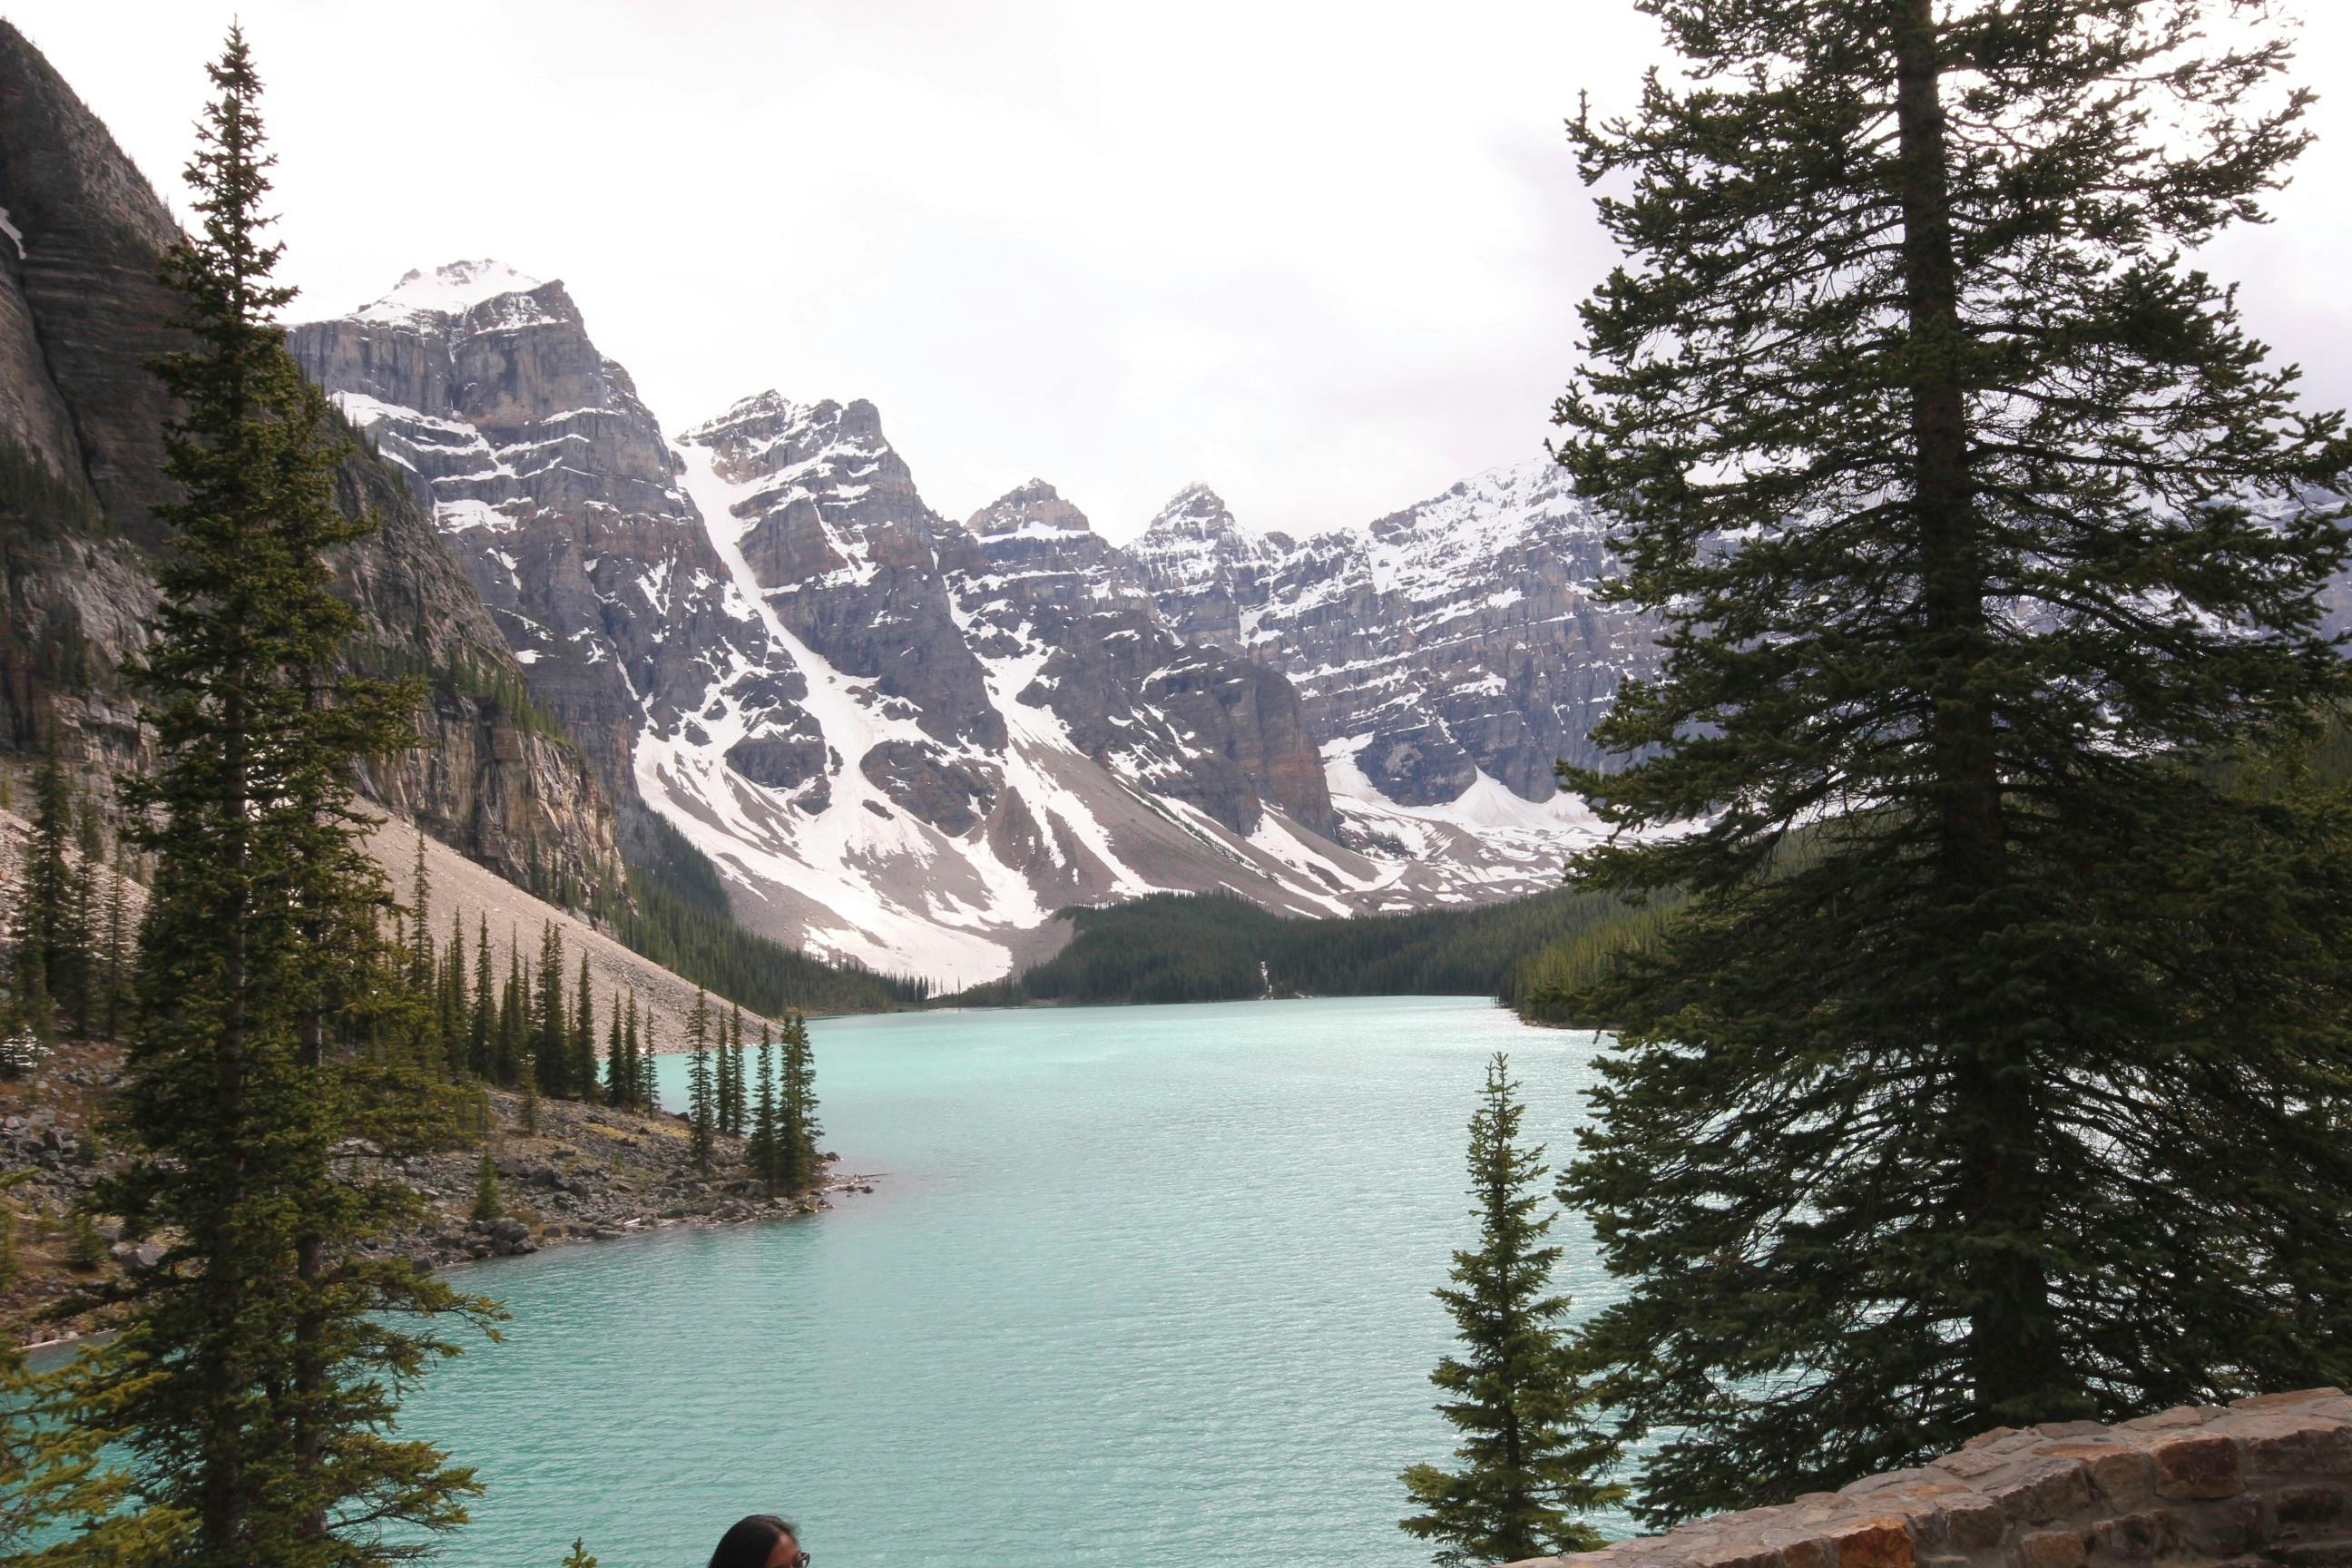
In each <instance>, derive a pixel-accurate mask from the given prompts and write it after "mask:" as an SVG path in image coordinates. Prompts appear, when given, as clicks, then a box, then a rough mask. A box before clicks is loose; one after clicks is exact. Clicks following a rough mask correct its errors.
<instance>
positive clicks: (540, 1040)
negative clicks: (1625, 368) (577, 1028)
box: [531, 921, 575, 1097]
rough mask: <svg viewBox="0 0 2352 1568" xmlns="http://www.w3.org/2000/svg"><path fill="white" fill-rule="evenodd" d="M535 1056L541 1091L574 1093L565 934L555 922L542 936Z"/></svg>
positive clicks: (533, 1010)
mask: <svg viewBox="0 0 2352 1568" xmlns="http://www.w3.org/2000/svg"><path fill="white" fill-rule="evenodd" d="M531 1023H532V1027H533V1031H534V1036H535V1037H534V1039H533V1041H532V1050H533V1053H534V1054H535V1055H536V1056H537V1057H538V1058H539V1087H540V1089H541V1090H542V1091H544V1092H546V1093H548V1094H552V1095H556V1096H558V1097H562V1096H564V1095H568V1094H572V1093H573V1092H575V1089H574V1086H573V1084H572V1073H571V1068H572V1031H571V1030H570V1029H569V1028H567V1027H566V1026H565V1024H564V1017H563V933H562V932H561V931H557V930H556V929H555V922H554V921H545V922H544V923H543V924H542V925H541V928H540V933H539V987H538V997H537V1001H536V1003H535V1005H533V1006H532V1008H531Z"/></svg>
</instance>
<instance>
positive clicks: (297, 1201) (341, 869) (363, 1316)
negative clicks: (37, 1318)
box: [53, 27, 491, 1568]
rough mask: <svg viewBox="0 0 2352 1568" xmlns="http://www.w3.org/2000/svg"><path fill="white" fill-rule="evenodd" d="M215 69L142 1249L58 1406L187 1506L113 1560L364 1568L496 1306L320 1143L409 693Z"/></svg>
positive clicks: (230, 81) (125, 1101)
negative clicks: (343, 573) (401, 1400)
mask: <svg viewBox="0 0 2352 1568" xmlns="http://www.w3.org/2000/svg"><path fill="white" fill-rule="evenodd" d="M211 79H212V84H213V87H214V88H215V90H216V92H217V94H218V96H217V97H216V98H215V100H214V101H213V102H212V103H211V104H210V105H209V106H208V108H207V110H206V114H205V121H204V122H203V124H202V125H201V126H200V128H199V135H200V142H199V147H198V151H197V153H196V155H195V158H194V162H193V163H192V164H191V166H190V170H189V176H190V180H191V182H192V184H194V185H195V187H196V190H197V199H196V202H195V204H194V210H195V214H196V216H197V223H196V226H195V230H194V234H193V236H192V237H190V238H188V239H186V240H184V241H183V242H182V243H181V244H180V245H178V246H176V247H174V248H173V251H172V252H171V254H170V256H169V258H168V259H167V262H166V267H165V276H166V279H167V281H168V282H169V283H170V284H171V285H172V286H173V288H174V289H175V290H176V291H177V292H178V293H179V294H180V295H181V296H182V297H183V300H184V306H185V318H184V321H185V326H186V329H187V339H186V342H187V346H186V347H185V348H184V349H181V350H179V351H177V352H175V353H172V354H170V355H167V356H166V357H165V358H164V359H163V361H162V362H161V363H159V366H158V369H159V373H160V374H162V376H163V381H164V384H165V385H166V388H167V389H168V391H169V392H170V394H171V397H172V403H173V405H174V407H175V408H176V409H178V410H179V411H180V412H178V413H177V414H176V416H174V419H173V423H172V424H171V425H170V426H167V428H166V431H165V449H166V454H167V470H168V473H169V475H170V477H171V479H173V483H174V487H175V489H176V491H177V493H178V499H176V500H171V501H168V502H165V503H163V504H159V505H158V506H157V507H156V509H155V510H156V513H157V515H158V517H159V518H161V519H162V520H163V521H164V522H165V523H167V524H168V525H170V526H171V527H172V529H173V549H172V550H171V551H170V552H167V553H165V554H164V555H163V557H162V558H161V561H160V563H159V564H158V567H157V574H158V581H159V584H160V587H161V590H162V595H161V602H160V604H159V605H158V608H157V610H156V612H155V615H154V616H153V619H152V623H151V626H152V633H153V636H152V640H151V641H150V642H149V644H148V645H147V648H146V652H145V659H144V663H143V666H142V667H141V668H136V669H134V670H133V671H132V672H131V673H132V674H133V677H134V679H136V680H137V681H138V683H139V685H140V687H141V689H142V695H143V706H142V719H143V720H144V721H145V722H146V723H147V724H148V725H149V726H151V727H152V732H153V734H154V737H155V742H156V748H157V755H158V762H157V767H156V772H155V773H154V774H153V776H152V778H145V779H140V780H135V781H132V787H131V791H130V794H129V805H130V806H131V811H130V814H129V815H130V821H131V827H132V831H133V832H134V833H135V834H136V836H137V837H138V838H139V841H140V842H141V844H142V847H146V848H148V849H151V850H152V851H154V853H155V862H154V871H153V881H152V896H151V899H150V901H149V904H148V908H147V912H146V916H145V919H144V921H143V922H142V929H141V963H140V990H141V994H140V1005H139V1008H138V1014H137V1019H136V1026H135V1029H134V1032H133V1034H132V1037H131V1041H130V1045H129V1050H128V1054H127V1060H126V1066H125V1079H124V1084H123V1088H122V1089H121V1095H120V1097H119V1100H118V1115H119V1116H120V1118H121V1121H122V1122H123V1123H124V1125H125V1126H126V1129H127V1131H129V1132H130V1133H131V1135H132V1142H134V1145H135V1153H134V1155H133V1157H132V1159H131V1162H130V1163H129V1164H128V1165H127V1167H126V1168H125V1169H124V1170H123V1171H122V1172H121V1173H119V1174H118V1175H116V1176H114V1177H112V1178H110V1180H109V1181H108V1182H106V1183H105V1184H103V1185H102V1186H101V1188H100V1196H99V1200H98V1201H100V1203H101V1204H102V1205H104V1206H105V1207H106V1208H108V1209H109V1210H110V1211H112V1212H114V1213H118V1214H120V1215H122V1216H123V1220H124V1224H125V1226H126V1228H127V1229H129V1230H131V1232H132V1233H133V1234H145V1235H149V1236H155V1237H163V1238H165V1248H164V1256H163V1263H162V1265H161V1266H160V1267H157V1268H146V1269H141V1270H138V1271H135V1272H134V1273H132V1274H131V1275H130V1276H128V1277H127V1278H126V1279H123V1280H121V1281H120V1282H119V1283H116V1284H114V1285H113V1286H111V1287H110V1299H111V1300H113V1301H114V1302H115V1303H116V1304H118V1305H119V1306H120V1307H121V1309H122V1315H121V1322H122V1331H121V1334H120V1336H119V1337H118V1338H116V1339H115V1340H114V1341H112V1342H110V1344H108V1345H106V1346H104V1347H102V1348H100V1349H98V1350H95V1351H92V1352H89V1353H87V1354H85V1355H84V1356H83V1357H82V1358H81V1359H80V1360H79V1361H78V1362H77V1363H75V1365H74V1367H73V1368H72V1369H71V1373H70V1381H69V1383H68V1385H67V1386H66V1388H65V1389H64V1390H63V1391H62V1392H61V1393H60V1394H59V1395H58V1399H57V1401H55V1402H54V1404H53V1407H54V1408H57V1409H58V1410H59V1411H60V1413H61V1414H63V1415H66V1416H67V1417H68V1419H69V1420H70V1421H72V1422H74V1423H75V1424H77V1425H79V1426H82V1427H83V1428H85V1429H86V1430H89V1431H94V1432H99V1433H103V1434H106V1435H108V1436H110V1438H112V1439H114V1440H118V1441H119V1442H120V1443H121V1446H122V1447H124V1448H125V1449H126V1450H128V1451H129V1452H130V1453H131V1454H132V1455H133V1456H135V1457H136V1458H137V1460H138V1461H139V1463H138V1467H137V1468H138V1476H139V1479H138V1481H137V1495H136V1501H137V1502H138V1503H139V1504H141V1505H142V1507H140V1508H137V1509H131V1510H126V1511H125V1512H124V1514H123V1515H122V1516H121V1517H123V1518H124V1519H125V1520H126V1521H132V1522H134V1523H137V1524H139V1525H141V1526H142V1527H143V1528H149V1529H153V1530H163V1529H172V1528H176V1527H177V1525H178V1523H179V1522H181V1521H184V1522H185V1523H186V1524H187V1526H188V1528H189V1531H190V1533H189V1535H188V1538H187V1540H186V1541H185V1542H184V1543H183V1544H182V1545H180V1546H179V1547H178V1548H177V1549H175V1550H174V1551H173V1552H171V1553H170V1554H169V1555H168V1559H164V1558H162V1557H161V1556H159V1554H157V1553H154V1552H148V1551H145V1550H141V1551H135V1552H131V1553H130V1554H128V1555H125V1556H122V1557H119V1558H117V1559H115V1561H120V1562H125V1563H141V1562H151V1561H159V1560H168V1561H169V1562H171V1563H174V1564H188V1565H190V1568H198V1565H201V1568H232V1565H236V1568H244V1565H248V1564H253V1563H271V1564H286V1565H288V1568H329V1565H333V1568H345V1565H350V1568H360V1565H364V1564H373V1563H385V1562H389V1561H392V1560H393V1557H394V1549H392V1548H391V1547H389V1546H387V1545H386V1544H385V1543H383V1541H382V1539H381V1537H380V1534H379V1531H381V1530H382V1529H383V1528H384V1527H385V1526H388V1525H389V1526H394V1527H399V1528H404V1529H409V1530H417V1531H426V1532H431V1531H440V1530H446V1529H447V1528H449V1527H451V1526H453V1525H455V1524H457V1523H459V1522H461V1521H463V1520H464V1518H465V1507H464V1500H465V1499H466V1498H467V1496H468V1495H470V1494H471V1493H472V1492H474V1491H475V1490H476V1489H477V1488H476V1487H475V1485H474V1482H473V1479H472V1475H471V1472H469V1471H467V1470H464V1469H461V1468H453V1467H451V1466H449V1465H448V1464H447V1463H446V1458H445V1456H444V1455H443V1454H442V1453H441V1452H440V1451H439V1450H438V1449H436V1448H435V1447H433V1446H432V1445H430V1444H427V1443H423V1442H417V1441H412V1440H395V1439H394V1437H393V1436H392V1435H391V1432H390V1427H391V1426H392V1423H393V1419H394V1414H395V1410H396V1405H395V1401H396V1398H397V1394H398V1391H399V1389H400V1388H401V1387H402V1386H403V1385H404V1384H407V1383H409V1382H410V1381H412V1380H413V1379H414V1378H415V1376H416V1375H417V1374H419V1373H421V1372H422V1370H423V1368H424V1367H425V1365H426V1364H427V1363H429V1362H430V1361H432V1360H435V1359H436V1358H438V1357H439V1356H441V1355H443V1354H446V1353H453V1352H454V1351H455V1348H456V1347H455V1346H454V1345H451V1344H449V1343H448V1342H446V1341H445V1340H442V1339H440V1338H439V1337H437V1335H436V1334H435V1333H433V1332H431V1331H430V1320H431V1319H432V1318H434V1317H435V1316H436V1315H438V1314H442V1313H446V1312H450V1311H457V1312H461V1313H467V1314H471V1315H474V1316H477V1317H480V1316H484V1315H486V1314H488V1312H489V1311H490V1310H491V1309H490V1308H489V1307H488V1303H484V1302H478V1301H474V1300H468V1299H464V1298H459V1297H457V1296H456V1295H455V1294H454V1293H453V1292H452V1291H451V1290H450V1289H448V1287H447V1286H446V1284H444V1283H442V1282H441V1281H438V1280H436V1279H432V1278H431V1277H430V1276H425V1275H420V1274H417V1273H416V1272H415V1271H414V1270H413V1269H411V1268H408V1267H407V1265H406V1264H405V1262H400V1263H397V1264H395V1263H394V1262H393V1261H392V1260H391V1259H389V1258H375V1257H373V1256H371V1255H370V1254H369V1253H368V1252H367V1250H366V1247H365V1246H364V1244H365V1243H366V1242H368V1241H369V1240H371V1239H373V1237H375V1236H377V1235H379V1234H382V1228H381V1227H382V1226H383V1224H384V1222H385V1221H386V1219H387V1217H388V1216H390V1215H394V1214H395V1213H398V1214H402V1215H405V1214H407V1213H408V1212H410V1211H408V1210H405V1209H403V1208H402V1207H401V1205H400V1202H399V1199H398V1198H397V1197H396V1196H395V1195H394V1192H393V1190H392V1189H390V1188H389V1187H388V1186H387V1184H383V1183H380V1182H375V1181H372V1180H369V1179H367V1178H365V1177H362V1176H355V1175H354V1174H353V1173H351V1172H349V1171H347V1170H342V1169H339V1168H338V1161H337V1159H336V1157H335V1149H336V1146H337V1144H338V1142H340V1140H341V1138H342V1136H343V1135H344V1133H345V1132H346V1131H347V1130H350V1129H352V1127H353V1125H354V1123H355V1120H356V1112H357V1109H358V1108H357V1107H356V1105H355V1103H354V1090H353V1082H354V1078H353V1075H352V1073H351V1072H349V1071H348V1070H347V1069H346V1065H345V1063H344V1062H343V1060H342V1059H341V1058H340V1057H339V1056H338V1055H337V1054H336V1052H335V1050H334V1049H333V1045H334V1040H335V1037H336V1036H337V1033H338V1029H339V1024H340V1015H339V1013H338V1011H337V1009H338V1005H339V1003H340V1001H341V999H342V997H343V994H344V991H345V988H346V987H347V986H348V985H349V984H352V983H353V977H354V976H355V975H361V976H362V977H363V971H362V968H361V964H360V963H355V961H354V959H353V957H352V948H353V944H354V943H360V944H363V945H371V946H372V945H373V924H374V921H375V918H376V912H377V910H379V909H381V908H382V907H383V905H384V904H386V903H388V902H389V890H388V889H386V888H385V887H384V886H383V877H382V874H381V872H379V871H378V870H376V868H374V866H373V862H372V861H370V860H369V859H368V858H367V856H366V853H365V849H364V847H363V843H362V837H363V834H364V832H365V829H366V827H367V826H369V824H368V822H367V820H366V819H365V818H363V817H362V816H360V815H359V814H358V813H357V812H356V811H355V809H354V808H353V806H352V803H351V799H350V794H349V791H350V785H351V781H352V775H353V773H354V769H355V765H356V763H357V762H358V761H359V760H360V759H361V758H362V757H363V756H371V755H381V754H384V753H387V752H393V751H396V750H397V749H399V748H400V747H401V746H403V745H404V744H410V743H413V739H414V737H413V731H411V730H410V729H409V727H408V724H407V721H406V716H407V713H408V712H409V710H411V709H412V707H413V705H414V703H415V700H416V698H417V693H416V692H415V690H413V689H406V688H402V687H396V686H388V685H384V684H382V683H376V682H368V681H362V680H357V679H351V678H348V677H345V676H342V675H340V674H339V673H338V671H337V665H338V662H339V659H340V658H341V655H342V653H343V652H344V649H345V646H346V643H347V641H348V639H349V637H350V635H351V632H352V627H353V626H354V624H355V620H354V616H353V614H352V611H351V610H350V609H349V608H348V607H347V606H346V605H343V604H342V603H341V602H340V601H339V600H337V599H336V598H335V597H334V596H333V595H332V594H331V592H330V590H329V581H330V579H329V576H328V571H327V567H326V564H325V563H324V560H323V558H322V557H323V552H325V551H327V550H328V549H330V548H331V547H333V546H335V545H338V544H341V543H344V542H349V541H351V540H352V539H354V538H356V537H358V536H359V535H361V534H362V533H363V532H364V531H366V525H364V524H358V523H353V522H351V521H347V520H346V519H344V518H343V516H342V515H341V513H340V512H339V511H338V510H336V508H335V505H334V476H335V467H336V462H337V459H338V457H339V455H340V447H339V446H338V444H337V442H336V440H335V437H334V435H333V426H332V424H331V420H330V418H329V411H328V407H327V405H326V401H325V399H324V397H323V395H320V393H319V392H318V391H317V389H316V388H315V387H312V386H311V385H310V384H309V383H307V382H306V381H304V379H303V378H302V376H301V374H300V373H299V370H298V369H297V368H296V367H295V365H294V363H293V361H292V359H291V358H290V357H289V355H288V354H287V353H286V350H285V347H284V343H283V341H282V335H281V333H280V331H279V330H278V328H277V326H276V325H275V324H274V321H273V320H272V317H273V315H274V313H275V312H276V311H277V310H278V308H279V307H281V306H282V305H284V303H285V302H286V301H287V300H288V299H289V297H290V295H289V290H287V289H283V288H281V287H279V286H278V285H275V284H273V283H271V282H270V281H269V274H270V271H271V268H272V267H273V265H274V264H275V261H276V259H277V256H278V250H277V247H275V246H272V245H269V244H267V243H265V241H264V239H263V237H262V229H263V227H264V226H265V225H266V223H267V221H268V220H267V219H266V218H265V217H264V216H262V214H261V212H260V208H259V205H258V204H259V202H260V199H261V197H262V195H263V194H264V192H266V190H267V189H268V179H267V175H266V171H267V169H268V158H267V157H266V156H265V155H264V153H262V150H261V144H260V131H261V127H260V122H259V120H258V118H257V115H256V113H255V101H256V98H257V94H258V91H259V83H258V81H257V79H256V77H255V75H254V72H253V67H252V61H251V58H250V57H249V55H248V54H247V49H246V46H245V42H244V39H243V37H242V36H241V35H240V34H239V32H238V31H237V30H236V29H235V28H234V27H232V29H231V30H230V33H229V37H228V42H227V46H226V49H225V51H224V53H223V55H222V57H221V58H220V60H219V62H218V63H217V64H216V65H215V66H214V67H212V68H211ZM362 962H363V961H362Z"/></svg>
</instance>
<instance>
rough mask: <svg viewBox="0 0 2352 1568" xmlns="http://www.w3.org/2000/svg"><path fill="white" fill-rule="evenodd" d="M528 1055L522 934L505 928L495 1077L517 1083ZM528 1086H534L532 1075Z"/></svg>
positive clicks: (527, 991) (527, 990)
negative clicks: (503, 984) (504, 968)
mask: <svg viewBox="0 0 2352 1568" xmlns="http://www.w3.org/2000/svg"><path fill="white" fill-rule="evenodd" d="M529 1058H530V986H529V985H527V984H524V982H523V977H522V934H521V932H520V931H515V930H513V929H511V928H509V930H508V931H507V984H506V989H505V991H504V992H502V993H501V994H499V1043H498V1077H499V1082H500V1083H502V1084H509V1085H520V1083H521V1081H522V1077H523V1071H522V1068H523V1064H524V1063H525V1061H527V1060H528V1059H529ZM532 1087H533V1088H534V1089H536V1088H537V1087H538V1084H537V1079H536V1075H535V1074H534V1077H533V1081H532Z"/></svg>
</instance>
